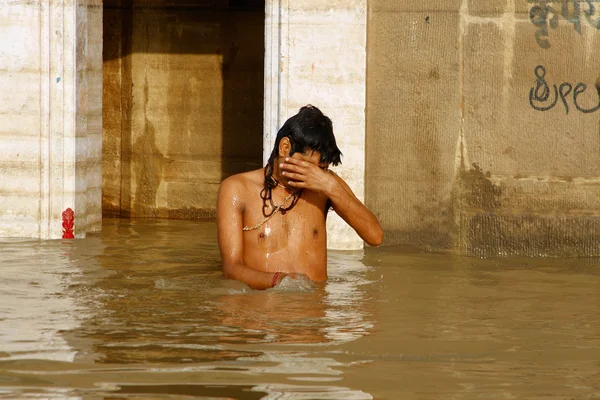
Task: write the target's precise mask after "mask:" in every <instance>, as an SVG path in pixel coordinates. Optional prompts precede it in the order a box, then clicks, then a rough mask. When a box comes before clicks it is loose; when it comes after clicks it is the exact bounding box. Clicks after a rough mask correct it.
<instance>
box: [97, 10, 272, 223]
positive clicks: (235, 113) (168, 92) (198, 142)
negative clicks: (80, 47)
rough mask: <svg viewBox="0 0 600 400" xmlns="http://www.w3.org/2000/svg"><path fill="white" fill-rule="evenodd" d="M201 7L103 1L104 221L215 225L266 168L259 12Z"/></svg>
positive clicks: (261, 31) (262, 22)
mask: <svg viewBox="0 0 600 400" xmlns="http://www.w3.org/2000/svg"><path fill="white" fill-rule="evenodd" d="M171 3H172V2H171ZM197 3H198V4H197V5H196V6H195V5H194V4H193V3H191V4H187V6H186V7H176V6H172V4H171V6H170V7H166V6H163V5H161V2H157V1H153V2H148V1H146V2H142V1H126V2H125V1H124V2H105V18H104V29H105V39H104V42H105V53H104V83H105V85H104V110H103V115H104V120H105V124H104V138H103V142H104V149H103V156H104V157H103V166H104V178H103V189H104V193H103V202H102V203H103V204H102V207H103V210H104V215H109V216H125V217H126V216H131V217H161V218H190V219H211V218H213V217H214V215H215V206H216V194H217V190H218V187H219V184H220V182H221V181H222V180H223V179H224V178H226V177H227V176H229V175H231V174H233V173H237V172H242V171H246V170H250V169H254V168H259V167H260V166H261V164H262V159H261V155H262V121H263V119H262V118H263V116H262V110H263V81H264V80H263V63H264V10H263V9H262V8H259V11H251V10H249V9H239V10H235V9H231V8H229V9H227V8H220V9H219V8H218V7H217V6H218V4H215V5H214V7H208V8H207V7H205V6H206V4H204V3H206V2H204V3H202V2H197ZM200 3H202V4H200ZM221 3H222V2H221ZM207 4H208V3H207ZM150 6H151V7H150ZM254 9H256V7H255V8H254Z"/></svg>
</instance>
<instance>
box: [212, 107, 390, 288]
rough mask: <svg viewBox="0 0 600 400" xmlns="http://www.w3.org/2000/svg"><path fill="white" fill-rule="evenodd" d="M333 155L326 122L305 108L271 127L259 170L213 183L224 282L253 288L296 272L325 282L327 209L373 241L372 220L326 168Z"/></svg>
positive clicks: (376, 241)
mask: <svg viewBox="0 0 600 400" xmlns="http://www.w3.org/2000/svg"><path fill="white" fill-rule="evenodd" d="M341 155H342V153H341V152H340V150H339V149H338V147H337V145H336V142H335V137H334V135H333V126H332V123H331V120H330V119H329V118H328V117H326V116H325V115H323V113H322V112H321V111H320V110H319V109H318V108H316V107H313V106H306V107H302V108H301V109H300V111H299V112H298V114H296V115H295V116H293V117H291V118H290V119H288V120H287V121H286V122H285V124H284V125H283V127H282V128H281V129H280V130H279V132H278V133H277V138H276V140H275V146H274V149H273V152H272V153H271V156H270V157H269V162H268V163H267V166H266V167H265V168H264V169H257V170H254V171H250V172H244V173H241V174H237V175H233V176H230V177H229V178H227V179H225V180H224V181H223V182H222V183H221V187H220V188H219V194H218V198H217V231H218V240H219V249H220V251H221V259H222V261H223V273H224V274H225V277H227V278H230V279H236V280H239V281H243V282H245V283H246V284H248V285H249V286H250V287H252V288H254V289H268V288H271V287H274V286H277V285H278V284H279V283H280V282H281V280H282V279H283V278H285V277H286V276H290V277H291V278H293V279H296V278H298V277H299V276H301V275H300V274H303V275H306V276H307V277H308V278H310V279H311V280H313V281H317V282H321V281H325V280H326V279H327V234H326V230H325V219H326V217H327V212H328V210H329V208H330V207H331V208H333V210H334V211H335V212H336V213H337V214H338V215H339V216H340V217H342V218H343V219H344V221H346V222H347V223H348V224H349V225H350V226H351V227H352V228H353V229H354V230H355V231H356V232H357V233H358V235H359V236H360V237H361V238H362V239H363V240H364V241H365V242H367V243H368V244H369V245H371V246H378V245H380V244H381V241H382V240H383V231H382V229H381V226H380V225H379V221H377V218H376V217H375V215H373V213H372V212H371V211H369V210H368V209H367V208H366V207H365V206H364V205H363V204H362V203H361V202H360V200H358V199H357V198H356V196H355V195H354V193H353V192H352V190H351V189H350V187H349V186H348V185H347V184H346V182H344V181H343V180H342V178H340V177H339V176H338V175H336V174H335V173H334V172H333V171H331V170H329V169H328V167H329V166H330V165H332V166H336V165H338V164H340V163H341V159H340V158H341Z"/></svg>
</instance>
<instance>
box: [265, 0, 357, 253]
mask: <svg viewBox="0 0 600 400" xmlns="http://www.w3.org/2000/svg"><path fill="white" fill-rule="evenodd" d="M366 7H367V4H366V0H336V1H329V2H321V1H316V0H299V1H290V0H267V1H266V10H265V13H266V16H265V18H266V20H265V110H264V142H263V160H264V162H265V163H266V160H267V159H268V157H269V155H270V153H271V151H272V149H273V145H274V141H275V138H276V136H277V131H278V130H279V128H280V127H281V125H282V124H283V123H284V122H285V120H286V119H287V118H289V117H291V116H292V115H294V114H295V113H296V112H298V109H299V108H300V107H302V106H304V105H306V104H312V105H314V106H317V107H319V108H320V109H321V110H322V111H323V112H324V113H325V114H326V115H327V116H329V117H330V118H331V119H332V121H333V125H334V132H335V135H336V139H337V142H338V146H339V147H340V149H341V150H342V153H343V154H344V156H343V158H342V162H343V165H342V166H340V167H338V168H336V172H337V173H338V174H339V175H340V176H341V177H342V178H343V179H345V180H346V182H348V184H349V185H350V187H351V188H352V190H353V191H354V193H355V194H356V195H357V196H358V198H359V199H361V200H363V198H364V165H365V104H366V100H365V92H366ZM327 227H328V232H329V234H328V247H329V248H330V249H340V250H351V249H352V250H354V249H361V248H362V246H363V242H362V240H361V239H360V238H359V237H358V235H356V233H355V232H354V231H353V230H352V228H350V227H349V226H348V225H347V224H346V223H345V222H344V221H342V220H341V218H339V217H338V216H337V215H335V213H331V214H330V216H329V217H328V221H327Z"/></svg>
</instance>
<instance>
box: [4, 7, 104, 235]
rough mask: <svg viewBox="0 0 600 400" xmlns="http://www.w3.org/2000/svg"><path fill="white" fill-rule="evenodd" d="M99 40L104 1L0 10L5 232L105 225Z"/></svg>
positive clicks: (82, 231)
mask: <svg viewBox="0 0 600 400" xmlns="http://www.w3.org/2000/svg"><path fill="white" fill-rule="evenodd" d="M5 3H6V2H5ZM101 38H102V2H101V1H100V0H81V1H78V2H72V1H66V0H64V1H60V0H56V1H49V0H40V1H28V0H22V1H19V0H14V1H10V2H8V4H3V5H2V7H0V55H2V57H1V58H0V87H1V88H2V91H1V92H0V142H1V145H0V237H34V238H43V239H56V238H60V237H62V235H63V217H62V213H63V212H64V211H65V210H66V209H68V208H70V209H71V210H73V211H74V215H75V219H74V234H75V236H76V237H83V236H85V234H86V233H87V232H91V231H98V230H100V228H101V224H102V221H101V217H102V215H101V210H100V199H101V180H102V178H101V176H102V170H101V167H102V165H101V146H102V139H101V135H102V113H101V108H102V95H101V92H102V39H101Z"/></svg>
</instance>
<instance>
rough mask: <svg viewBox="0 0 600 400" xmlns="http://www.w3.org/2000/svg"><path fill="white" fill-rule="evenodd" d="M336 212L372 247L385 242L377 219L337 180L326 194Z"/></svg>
mask: <svg viewBox="0 0 600 400" xmlns="http://www.w3.org/2000/svg"><path fill="white" fill-rule="evenodd" d="M326 194H327V196H328V197H329V199H330V200H331V203H332V205H333V208H334V210H335V212H336V213H337V214H338V215H339V216H340V217H342V219H343V220H344V221H346V222H347V223H348V224H349V225H350V226H351V227H352V228H353V229H354V230H355V231H356V233H357V234H358V235H359V236H360V237H361V239H363V240H364V241H365V242H367V243H368V244H369V245H371V246H379V245H380V244H381V242H382V240H383V231H382V229H381V225H379V221H378V220H377V217H375V215H374V214H373V213H372V212H371V211H370V210H369V209H368V208H367V207H365V205H364V204H363V203H362V202H361V201H360V200H359V199H358V198H356V196H354V194H353V193H352V192H350V191H348V190H346V188H345V187H344V185H343V184H342V183H341V182H339V181H338V180H337V179H336V184H335V185H332V186H331V188H330V190H329V191H328V193H326Z"/></svg>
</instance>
